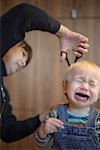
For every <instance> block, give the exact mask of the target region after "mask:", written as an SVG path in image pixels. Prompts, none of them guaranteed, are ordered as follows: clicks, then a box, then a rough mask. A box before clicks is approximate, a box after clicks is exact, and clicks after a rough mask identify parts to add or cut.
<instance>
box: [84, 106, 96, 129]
mask: <svg viewBox="0 0 100 150" xmlns="http://www.w3.org/2000/svg"><path fill="white" fill-rule="evenodd" d="M98 113H99V110H98V109H96V108H91V109H90V113H89V117H88V123H87V127H95V121H96V116H97V114H98Z"/></svg>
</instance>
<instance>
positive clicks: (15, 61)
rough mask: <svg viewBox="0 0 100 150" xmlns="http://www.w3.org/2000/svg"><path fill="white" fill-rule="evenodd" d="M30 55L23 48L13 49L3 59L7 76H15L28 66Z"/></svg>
mask: <svg viewBox="0 0 100 150" xmlns="http://www.w3.org/2000/svg"><path fill="white" fill-rule="evenodd" d="M27 60H28V53H27V52H26V51H25V49H24V48H23V47H21V46H16V47H13V48H11V49H10V50H9V51H8V52H7V53H6V55H5V56H4V58H3V61H4V64H5V67H6V73H7V75H10V74H13V73H15V72H17V71H18V70H20V69H22V68H23V67H25V66H26V63H27Z"/></svg>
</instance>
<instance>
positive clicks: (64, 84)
mask: <svg viewBox="0 0 100 150" xmlns="http://www.w3.org/2000/svg"><path fill="white" fill-rule="evenodd" d="M62 86H63V92H64V94H66V93H67V81H63V82H62Z"/></svg>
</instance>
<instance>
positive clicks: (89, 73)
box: [72, 68, 100, 81]
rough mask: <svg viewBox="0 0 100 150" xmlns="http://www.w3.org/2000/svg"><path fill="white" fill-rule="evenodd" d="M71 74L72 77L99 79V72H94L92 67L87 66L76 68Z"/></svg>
mask: <svg viewBox="0 0 100 150" xmlns="http://www.w3.org/2000/svg"><path fill="white" fill-rule="evenodd" d="M72 74H73V76H74V77H81V78H82V77H88V78H91V79H93V80H98V81H100V74H99V73H98V72H96V70H94V69H89V68H78V69H76V70H75V71H73V73H72Z"/></svg>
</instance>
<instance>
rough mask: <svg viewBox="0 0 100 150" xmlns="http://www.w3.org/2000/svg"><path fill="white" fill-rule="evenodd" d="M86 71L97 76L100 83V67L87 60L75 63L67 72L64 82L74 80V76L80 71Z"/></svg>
mask: <svg viewBox="0 0 100 150" xmlns="http://www.w3.org/2000/svg"><path fill="white" fill-rule="evenodd" d="M83 69H84V70H85V71H92V72H94V73H95V74H96V76H97V77H98V79H99V82H100V67H99V66H98V65H96V64H95V63H94V62H91V61H87V60H81V61H78V62H76V63H73V64H72V65H71V66H70V67H69V68H68V70H67V72H66V74H65V77H64V81H63V82H66V81H69V80H70V79H72V75H73V74H75V73H77V72H78V71H80V70H83Z"/></svg>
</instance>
